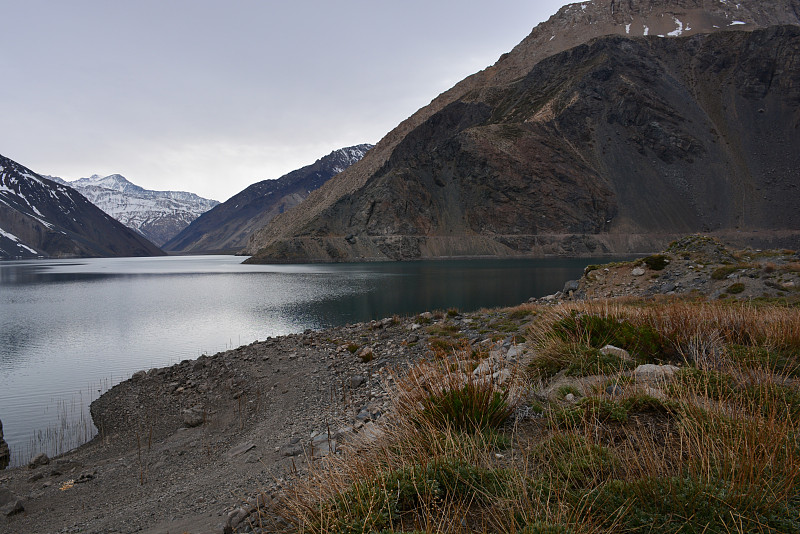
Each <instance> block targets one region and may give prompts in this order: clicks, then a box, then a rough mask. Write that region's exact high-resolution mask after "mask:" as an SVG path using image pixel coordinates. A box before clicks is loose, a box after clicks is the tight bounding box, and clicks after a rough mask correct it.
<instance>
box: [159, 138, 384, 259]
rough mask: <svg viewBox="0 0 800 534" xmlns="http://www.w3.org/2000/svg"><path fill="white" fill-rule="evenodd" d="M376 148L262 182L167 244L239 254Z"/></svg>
mask: <svg viewBox="0 0 800 534" xmlns="http://www.w3.org/2000/svg"><path fill="white" fill-rule="evenodd" d="M370 148H372V145H369V144H363V145H356V146H351V147H347V148H341V149H339V150H334V151H333V152H331V153H330V154H328V155H327V156H324V157H322V158H320V159H318V160H317V161H315V162H314V163H312V164H311V165H306V166H305V167H302V168H300V169H297V170H295V171H292V172H290V173H289V174H286V175H284V176H282V177H280V178H278V179H277V180H262V181H261V182H257V183H255V184H253V185H251V186H249V187H248V188H247V189H245V190H244V191H242V192H240V193H238V194H236V195H234V196H232V197H231V198H230V199H228V200H227V201H226V202H223V203H222V204H220V205H219V206H216V207H215V208H214V209H212V210H209V211H208V212H206V213H204V214H203V215H201V216H200V217H198V218H197V220H195V221H194V222H192V224H190V225H189V226H187V227H186V228H185V229H184V230H183V231H181V233H179V234H178V235H176V236H175V237H174V238H173V239H172V240H170V241H168V242H167V243H165V244H164V250H167V251H173V252H220V251H238V250H239V249H241V248H243V247H244V246H245V245H246V244H247V240H248V238H249V237H250V235H251V234H252V233H253V232H255V231H256V230H258V229H259V228H261V227H262V226H264V225H265V224H267V223H268V222H269V221H270V220H271V219H272V218H273V217H275V216H276V215H278V214H279V213H283V212H284V211H287V210H289V209H290V208H292V207H294V206H296V205H297V204H299V203H300V202H302V201H303V200H304V199H305V198H306V197H307V196H308V194H309V193H310V192H311V191H314V190H315V189H318V188H319V187H321V186H322V184H324V183H325V182H327V181H328V180H330V179H331V178H332V177H333V176H335V175H337V174H339V173H340V172H342V171H344V170H345V169H347V168H348V167H350V166H351V165H353V164H354V163H356V162H357V161H359V160H360V159H361V158H363V157H364V154H366V153H367V151H368V150H369V149H370Z"/></svg>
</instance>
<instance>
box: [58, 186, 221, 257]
mask: <svg viewBox="0 0 800 534" xmlns="http://www.w3.org/2000/svg"><path fill="white" fill-rule="evenodd" d="M48 178H50V179H52V180H55V181H58V182H59V183H62V184H65V185H69V186H70V187H73V188H75V189H77V190H78V191H79V192H80V193H81V194H82V195H83V196H85V197H86V198H88V199H89V200H90V201H91V202H92V203H93V204H94V205H95V206H97V207H99V208H100V209H102V210H103V211H105V212H106V213H108V214H109V215H111V216H112V217H114V218H115V219H116V220H118V221H119V222H121V223H122V224H124V225H125V226H127V227H129V228H133V229H134V230H136V231H137V232H139V233H140V234H142V235H143V236H144V237H146V238H147V239H149V240H150V241H152V242H153V243H155V244H156V245H159V246H161V245H163V244H164V243H166V242H167V241H169V240H170V239H171V238H173V237H174V236H175V235H176V234H178V232H180V231H181V230H183V229H184V228H186V227H187V226H188V225H189V223H191V222H192V221H193V220H195V219H196V218H197V217H199V216H200V215H201V214H203V213H205V212H206V211H208V210H210V209H211V208H213V207H214V206H216V205H217V204H219V202H218V201H216V200H209V199H207V198H203V197H200V196H198V195H195V194H194V193H186V192H184V191H151V190H149V189H144V188H143V187H140V186H138V185H135V184H133V183H131V182H129V181H128V180H126V179H125V177H123V176H120V175H119V174H112V175H110V176H103V177H101V176H98V175H96V174H95V175H93V176H92V177H91V178H81V179H79V180H75V181H72V182H67V181H65V180H62V179H61V178H55V177H48Z"/></svg>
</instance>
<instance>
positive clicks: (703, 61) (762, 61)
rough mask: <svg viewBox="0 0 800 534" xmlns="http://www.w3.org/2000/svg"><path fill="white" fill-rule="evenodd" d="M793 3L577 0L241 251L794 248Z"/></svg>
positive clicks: (423, 254)
mask: <svg viewBox="0 0 800 534" xmlns="http://www.w3.org/2000/svg"><path fill="white" fill-rule="evenodd" d="M799 14H800V0H738V1H736V2H733V1H721V0H672V1H667V0H636V1H628V0H626V1H621V0H591V1H588V2H581V3H580V4H572V5H569V6H565V7H564V8H562V9H561V10H560V11H559V12H558V13H557V14H556V15H554V16H553V17H552V18H551V19H550V20H548V21H546V22H544V23H542V24H540V25H539V26H537V27H536V28H535V29H534V30H533V31H532V33H531V34H530V35H529V36H528V37H527V38H526V39H524V40H523V41H522V42H521V43H520V44H519V45H517V46H516V47H515V48H514V49H513V50H512V51H511V52H509V53H508V54H505V55H503V56H502V57H501V58H500V59H499V60H498V61H497V62H496V63H495V64H494V65H493V66H491V67H489V68H487V69H485V70H483V71H481V72H479V73H477V74H474V75H473V76H470V77H468V78H466V79H465V80H463V81H462V82H460V83H459V84H457V85H456V86H454V87H453V88H452V89H450V90H448V91H446V92H445V93H443V94H441V95H440V96H439V97H437V98H435V99H434V100H433V101H432V102H431V104H430V105H428V106H426V107H424V108H422V109H420V110H419V111H418V112H417V113H415V114H414V115H412V116H411V117H410V118H409V119H407V120H406V121H404V122H403V123H401V124H400V125H399V126H397V128H395V129H394V130H393V131H391V132H390V133H389V134H387V135H386V136H385V137H384V138H383V139H382V140H381V141H380V142H379V143H378V144H377V145H376V146H375V148H373V149H372V150H370V151H369V153H367V155H366V156H365V157H364V158H363V159H362V160H361V161H360V162H358V163H356V164H354V165H353V166H352V167H350V168H349V169H347V170H346V171H344V172H343V173H341V174H339V175H338V176H336V177H335V178H333V179H331V180H330V181H328V182H327V183H326V184H325V185H323V186H322V187H321V188H320V189H318V190H317V191H315V192H312V193H311V195H309V197H308V198H307V199H306V200H305V201H304V203H303V205H302V209H294V210H289V211H287V212H285V213H283V214H280V215H278V216H276V217H275V218H274V219H273V220H272V221H271V222H270V223H269V224H268V225H267V226H266V227H265V228H263V229H261V230H259V231H258V232H256V233H255V234H253V236H252V238H251V239H250V241H249V242H248V246H247V248H246V249H245V251H244V253H246V254H249V255H253V257H252V258H251V259H250V260H248V261H251V262H307V261H353V260H358V259H362V258H363V259H371V260H379V259H395V260H396V259H414V258H428V257H452V256H475V255H491V256H519V255H547V254H570V255H588V254H598V253H630V252H643V251H654V250H660V249H661V248H662V247H663V246H664V245H665V244H666V242H668V241H669V240H671V239H673V238H674V237H676V236H679V235H683V234H686V233H690V232H710V233H716V234H718V235H724V236H728V237H730V238H731V240H734V241H736V240H738V241H739V242H742V241H745V242H749V243H754V244H767V245H782V246H790V247H794V248H796V247H798V246H800V209H798V208H797V206H800V184H799V183H798V178H797V176H798V169H800V28H799V27H798V24H800V15H799Z"/></svg>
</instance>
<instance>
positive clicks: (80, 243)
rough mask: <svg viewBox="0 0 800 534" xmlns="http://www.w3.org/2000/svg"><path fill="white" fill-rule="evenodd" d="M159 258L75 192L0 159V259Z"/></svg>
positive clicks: (158, 252) (155, 251) (140, 239)
mask: <svg viewBox="0 0 800 534" xmlns="http://www.w3.org/2000/svg"><path fill="white" fill-rule="evenodd" d="M163 254H164V253H163V252H162V251H161V250H160V249H159V248H158V247H156V246H155V245H153V244H152V243H150V242H149V241H147V240H146V239H145V238H143V237H142V236H140V235H139V234H137V233H136V232H134V231H133V230H131V229H130V228H127V227H126V226H124V225H123V224H122V223H120V222H118V221H116V220H114V219H113V218H111V217H110V216H108V215H107V214H106V213H104V212H103V211H102V210H101V209H100V208H98V207H97V206H95V205H94V204H92V203H91V202H89V201H88V200H87V199H86V198H85V197H84V196H83V195H81V194H80V193H78V192H77V191H76V190H74V189H72V188H70V187H67V186H64V185H61V184H58V183H56V182H53V181H51V180H48V179H46V178H44V177H42V176H40V175H38V174H36V173H34V172H33V171H31V170H30V169H28V168H26V167H23V166H22V165H20V164H19V163H16V162H14V161H12V160H10V159H8V158H6V157H3V156H0V259H13V258H36V257H39V256H49V257H56V258H67V257H96V256H157V255H163Z"/></svg>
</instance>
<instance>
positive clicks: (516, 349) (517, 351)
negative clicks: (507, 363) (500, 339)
mask: <svg viewBox="0 0 800 534" xmlns="http://www.w3.org/2000/svg"><path fill="white" fill-rule="evenodd" d="M521 354H522V347H521V346H519V345H512V346H511V347H510V348H509V349H508V352H506V359H507V360H516V359H517V358H519V357H520V355H521Z"/></svg>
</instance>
